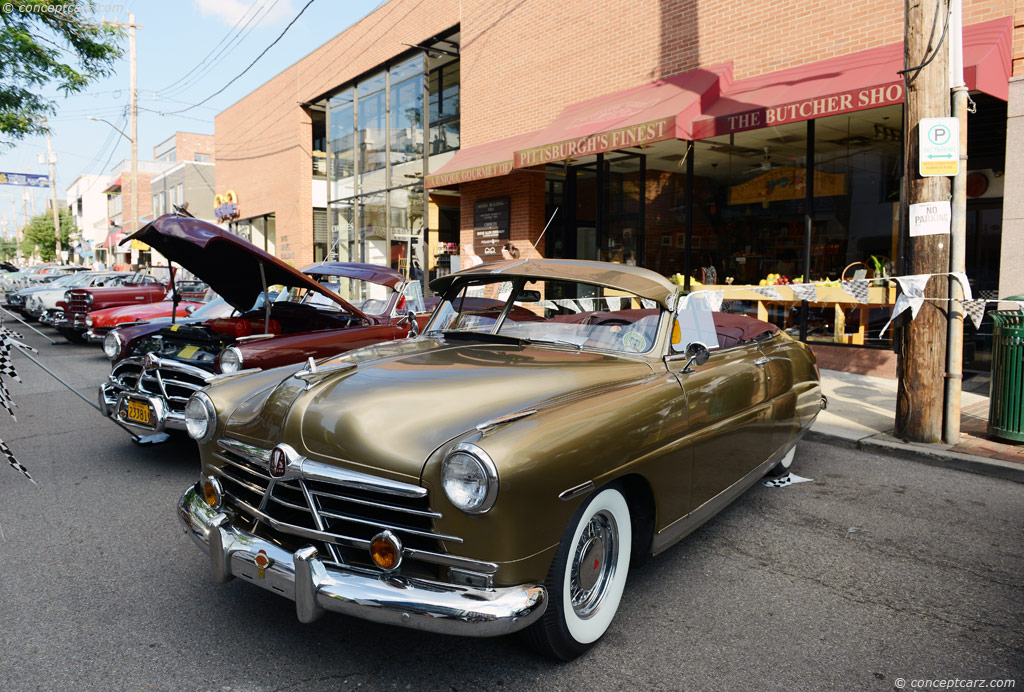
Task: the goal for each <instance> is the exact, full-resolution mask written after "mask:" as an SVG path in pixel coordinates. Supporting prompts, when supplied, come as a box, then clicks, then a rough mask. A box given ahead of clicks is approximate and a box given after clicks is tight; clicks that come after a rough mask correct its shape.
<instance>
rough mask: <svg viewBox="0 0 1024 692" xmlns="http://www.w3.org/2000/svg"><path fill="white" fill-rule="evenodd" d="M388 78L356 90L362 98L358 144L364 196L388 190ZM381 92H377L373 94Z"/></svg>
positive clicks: (359, 109)
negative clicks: (386, 82)
mask: <svg viewBox="0 0 1024 692" xmlns="http://www.w3.org/2000/svg"><path fill="white" fill-rule="evenodd" d="M383 87H384V74H383V73H381V74H380V75H378V76H376V77H373V78H371V79H369V80H367V81H365V82H362V83H360V84H359V85H358V86H357V87H356V93H357V97H358V103H357V116H356V117H357V120H358V123H359V130H358V132H357V137H356V139H357V141H358V143H359V153H358V161H357V166H358V168H359V173H360V176H359V189H360V191H361V192H370V191H374V190H382V189H384V188H385V187H387V170H386V167H387V161H388V157H387V144H388V142H387V109H386V99H385V95H386V92H385V91H384V89H383ZM374 88H377V89H378V90H377V91H371V90H372V89H374Z"/></svg>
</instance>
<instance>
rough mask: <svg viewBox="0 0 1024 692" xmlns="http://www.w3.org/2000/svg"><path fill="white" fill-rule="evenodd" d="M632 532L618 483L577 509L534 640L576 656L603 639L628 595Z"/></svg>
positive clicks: (556, 653) (557, 654) (557, 653)
mask: <svg viewBox="0 0 1024 692" xmlns="http://www.w3.org/2000/svg"><path fill="white" fill-rule="evenodd" d="M632 535H633V530H632V523H631V521H630V516H629V505H628V504H627V502H626V498H625V497H624V496H623V494H622V492H621V491H620V490H619V489H618V488H617V487H615V486H611V487H608V488H605V489H604V490H602V491H601V492H599V493H598V494H596V495H594V496H593V497H592V498H591V499H590V500H589V501H588V502H587V503H585V504H584V505H583V506H582V507H581V508H580V509H579V510H577V512H576V514H575V515H574V516H573V519H572V521H570V522H569V526H568V527H567V528H566V531H565V534H564V535H563V537H562V541H561V543H560V544H559V547H558V552H557V553H556V555H555V559H554V562H553V563H552V565H551V570H550V572H549V573H548V582H547V586H548V598H549V602H548V608H547V610H546V611H545V613H544V616H543V617H542V618H541V620H540V621H539V622H537V623H536V624H535V625H534V626H533V627H532V628H530V630H528V632H527V636H528V638H529V640H530V642H531V644H533V645H534V646H535V647H536V648H537V649H538V650H540V651H542V652H543V653H545V654H548V655H550V656H553V657H554V658H559V659H562V660H570V659H573V658H576V657H577V656H579V655H580V654H582V653H583V652H584V651H586V650H587V649H589V648H590V647H591V646H592V645H593V644H594V642H596V641H597V640H598V639H600V638H601V636H602V635H603V634H604V633H605V632H606V631H607V630H608V626H609V625H611V622H612V619H613V618H614V617H615V613H616V611H618V609H619V602H620V601H621V600H622V592H623V591H624V589H625V586H626V575H627V574H628V572H629V556H630V552H631V551H632V548H633V546H632Z"/></svg>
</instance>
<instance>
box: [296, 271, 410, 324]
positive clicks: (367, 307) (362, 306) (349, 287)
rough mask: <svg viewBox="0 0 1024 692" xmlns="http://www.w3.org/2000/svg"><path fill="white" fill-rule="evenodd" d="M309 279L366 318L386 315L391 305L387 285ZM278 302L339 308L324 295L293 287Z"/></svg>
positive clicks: (343, 279)
mask: <svg viewBox="0 0 1024 692" xmlns="http://www.w3.org/2000/svg"><path fill="white" fill-rule="evenodd" d="M312 278H313V280H315V281H316V282H317V283H319V284H320V285H322V286H324V287H326V288H327V289H328V290H330V291H333V292H334V293H337V294H338V295H339V296H341V297H342V298H344V299H345V300H346V301H348V302H349V303H351V304H352V306H353V307H355V308H356V309H357V310H359V311H361V312H364V313H366V314H367V315H383V314H384V313H386V312H387V311H388V306H389V305H390V304H391V297H392V296H393V295H394V294H395V290H394V289H393V288H391V287H390V286H384V285H383V284H375V283H372V282H370V281H364V280H362V279H351V278H349V277H347V276H326V275H319V276H316V275H314V276H312ZM277 301H278V302H289V303H300V304H302V305H313V306H316V307H317V308H319V309H321V310H335V311H338V312H340V311H341V306H340V305H338V304H337V303H335V302H334V301H333V300H331V299H330V298H328V297H327V296H325V295H324V294H322V293H317V292H316V291H311V290H308V289H306V288H301V287H295V286H293V287H291V288H288V289H287V290H283V291H281V293H279V294H278V296H277Z"/></svg>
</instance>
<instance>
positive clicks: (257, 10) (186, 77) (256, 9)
mask: <svg viewBox="0 0 1024 692" xmlns="http://www.w3.org/2000/svg"><path fill="white" fill-rule="evenodd" d="M267 2H269V0H263V5H262V7H261V6H260V3H253V4H252V5H251V6H250V7H249V8H248V9H247V10H246V11H245V12H244V13H242V16H241V17H239V18H238V21H237V22H235V25H234V26H233V27H231V29H230V30H229V31H228V32H227V33H226V34H225V35H224V37H223V38H221V40H220V41H219V42H218V43H217V45H215V46H214V47H213V48H212V49H211V50H210V52H209V53H207V55H206V57H204V58H203V59H202V60H200V61H199V62H198V63H197V64H196V65H195V67H193V68H192V69H191V70H189V71H188V72H186V73H185V74H184V75H182V76H181V77H179V78H178V79H176V80H175V81H173V82H171V83H170V84H168V85H167V86H165V87H163V88H162V89H158V90H157V91H158V92H166V91H170V90H171V89H173V88H174V87H175V86H177V85H178V84H181V83H182V82H186V81H187V82H189V83H195V80H190V79H189V77H191V76H192V75H193V74H194V73H196V71H198V70H201V69H202V68H203V66H204V65H205V64H206V63H207V62H208V61H210V60H215V59H216V57H217V55H220V53H217V49H218V48H220V47H221V45H223V44H224V42H225V41H228V43H227V45H225V46H224V49H222V50H221V53H223V52H224V50H228V49H229V48H231V44H232V43H234V44H235V45H237V44H238V42H239V41H240V40H241V38H242V36H241V34H242V32H243V31H245V28H246V27H248V26H249V24H250V23H252V21H253V19H255V18H256V16H257V15H258V14H259V13H260V10H262V9H264V8H265V7H266V4H267ZM274 4H275V5H276V4H277V2H276V0H275V2H274ZM250 10H254V12H253V15H252V16H251V17H249V19H248V20H247V21H246V23H245V25H244V26H242V27H241V28H240V29H239V25H240V24H241V23H242V21H243V20H245V18H246V15H248V14H249V11H250ZM235 29H238V35H237V36H235V37H234V38H231V35H232V34H233V33H235ZM229 39H230V40H229ZM215 53H217V55H214V54H215ZM214 66H215V65H212V64H211V65H209V66H208V68H207V69H206V70H204V71H203V73H202V74H200V75H198V76H197V77H196V79H202V77H204V76H206V74H207V73H209V71H210V70H211V69H213V67H214ZM186 86H187V84H184V85H182V87H181V89H184V88H185V87H186Z"/></svg>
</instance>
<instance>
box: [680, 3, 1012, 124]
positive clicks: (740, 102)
mask: <svg viewBox="0 0 1024 692" xmlns="http://www.w3.org/2000/svg"><path fill="white" fill-rule="evenodd" d="M1012 32H1013V19H1012V17H1004V18H1002V19H995V20H992V21H989V22H982V23H980V24H973V25H971V26H968V27H964V32H963V42H964V79H965V81H966V82H967V87H968V88H969V89H971V90H972V91H983V92H985V93H987V94H990V95H992V96H995V97H997V98H1000V99H1003V100H1004V101H1005V100H1007V98H1008V95H1009V81H1010V53H1011V45H1012V41H1011V39H1012ZM902 69H903V42H902V41H900V42H898V43H890V44H888V45H885V46H879V47H878V48H872V49H869V50H865V51H861V52H858V53H853V54H851V55H843V56H840V57H837V58H829V59H828V60H820V61H818V62H814V63H809V64H807V65H800V66H799V67H792V68H789V69H786V70H780V71H778V72H772V73H769V74H764V75H760V76H757V77H750V78H749V79H741V80H738V81H736V82H733V83H732V85H731V86H730V87H729V88H728V89H726V90H725V92H724V93H723V94H722V97H721V98H720V99H719V100H718V101H717V102H716V103H714V104H712V105H711V106H709V107H708V108H705V109H704V117H702V118H700V119H698V120H695V121H694V123H693V136H694V138H695V139H703V138H706V137H714V136H716V135H722V134H727V133H730V132H742V131H744V130H756V129H760V128H762V127H770V126H772V125H782V124H784V123H790V122H798V121H801V120H810V119H812V118H822V117H827V116H830V115H839V114H841V113H850V112H853V111H859V110H866V109H869V108H878V107H880V106H888V105H892V104H896V103H902V102H903V90H904V87H903V77H902V76H901V75H900V74H899V71H900V70H902Z"/></svg>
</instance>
